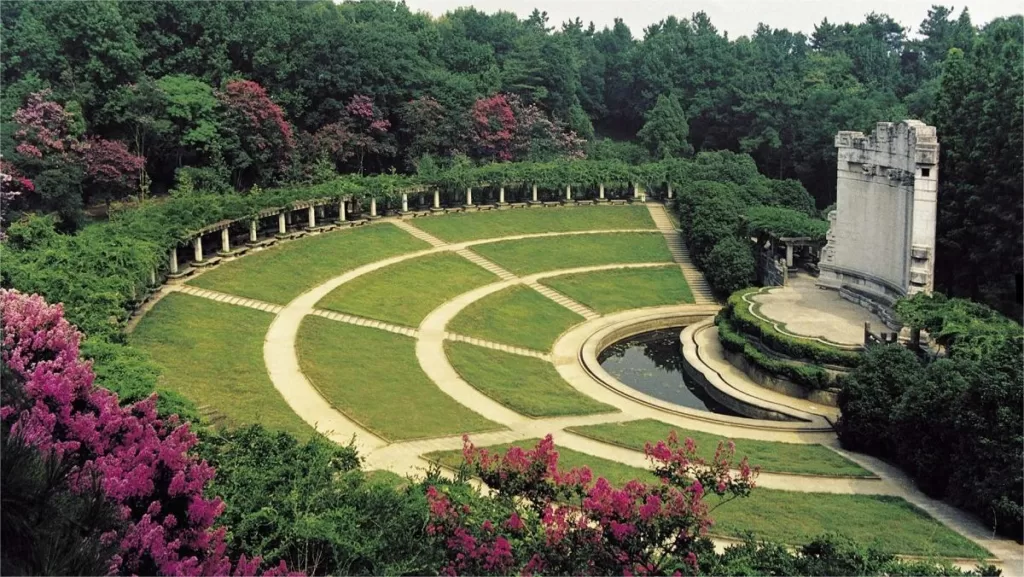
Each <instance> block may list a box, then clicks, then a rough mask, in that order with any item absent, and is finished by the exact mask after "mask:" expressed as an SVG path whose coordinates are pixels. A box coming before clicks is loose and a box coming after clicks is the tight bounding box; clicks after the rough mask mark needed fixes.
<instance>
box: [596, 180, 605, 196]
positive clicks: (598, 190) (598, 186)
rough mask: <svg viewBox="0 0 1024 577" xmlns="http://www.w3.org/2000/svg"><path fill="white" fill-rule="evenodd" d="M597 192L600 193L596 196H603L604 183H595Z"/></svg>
mask: <svg viewBox="0 0 1024 577" xmlns="http://www.w3.org/2000/svg"><path fill="white" fill-rule="evenodd" d="M597 193H598V194H599V195H600V196H598V198H602V199H603V198H604V183H603V182H602V183H601V184H599V185H597Z"/></svg>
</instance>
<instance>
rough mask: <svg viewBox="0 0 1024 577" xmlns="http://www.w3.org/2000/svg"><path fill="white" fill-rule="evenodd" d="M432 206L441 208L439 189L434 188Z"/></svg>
mask: <svg viewBox="0 0 1024 577" xmlns="http://www.w3.org/2000/svg"><path fill="white" fill-rule="evenodd" d="M434 208H441V191H440V190H438V189H436V188H435V189H434Z"/></svg>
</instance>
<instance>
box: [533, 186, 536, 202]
mask: <svg viewBox="0 0 1024 577" xmlns="http://www.w3.org/2000/svg"><path fill="white" fill-rule="evenodd" d="M533 202H537V185H536V184H535V185H533Z"/></svg>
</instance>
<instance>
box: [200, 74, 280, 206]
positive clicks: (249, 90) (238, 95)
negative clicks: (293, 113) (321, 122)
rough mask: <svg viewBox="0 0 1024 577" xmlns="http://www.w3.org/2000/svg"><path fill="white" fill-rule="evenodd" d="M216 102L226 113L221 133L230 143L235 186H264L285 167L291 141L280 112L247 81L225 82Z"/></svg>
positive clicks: (256, 86)
mask: <svg viewBox="0 0 1024 577" xmlns="http://www.w3.org/2000/svg"><path fill="white" fill-rule="evenodd" d="M217 99H218V100H219V101H220V103H221V105H222V106H223V107H224V110H225V112H226V114H225V117H224V121H223V122H222V125H221V130H222V131H224V132H225V134H226V135H227V136H228V138H229V141H230V146H228V147H227V155H228V158H229V164H230V165H231V168H232V170H233V171H234V173H235V174H234V177H235V185H236V186H240V185H245V184H268V183H271V182H273V181H275V179H278V178H279V177H280V176H281V175H282V174H283V173H284V172H285V171H286V170H287V168H288V165H289V162H290V161H291V156H292V151H293V150H294V148H295V141H294V139H293V138H292V127H291V125H290V124H288V121H287V120H285V117H284V111H283V110H281V107H280V106H278V105H277V104H276V103H275V102H274V101H273V100H271V99H270V97H269V96H268V95H267V91H266V90H265V89H264V88H263V87H262V86H260V85H259V84H257V83H256V82H253V81H251V80H235V81H233V82H228V83H227V84H226V85H225V86H224V90H223V91H222V92H218V93H217Z"/></svg>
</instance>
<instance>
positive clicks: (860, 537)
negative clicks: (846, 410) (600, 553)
mask: <svg viewBox="0 0 1024 577" xmlns="http://www.w3.org/2000/svg"><path fill="white" fill-rule="evenodd" d="M536 443H537V439H528V440H524V441H519V442H517V443H515V445H518V446H521V447H524V448H527V447H533V446H534V445H536ZM508 447H509V445H495V446H493V447H488V448H489V449H492V450H495V451H500V450H504V449H506V448H508ZM558 455H559V460H558V462H559V466H560V468H565V469H568V468H570V467H578V466H583V465H586V466H589V467H590V469H591V470H592V471H593V472H594V476H595V478H596V477H604V478H606V479H608V481H609V482H611V483H612V484H613V485H616V486H622V485H624V484H625V483H626V482H628V481H629V480H631V479H640V480H642V481H647V482H654V475H653V474H652V473H650V472H649V471H646V470H643V469H638V468H636V467H630V466H628V465H623V464H621V463H617V462H614V461H609V460H607V459H601V458H599V457H593V456H591V455H587V454H584V453H579V452H576V451H572V450H570V449H565V448H562V447H558ZM424 458H426V459H428V460H434V461H437V462H439V463H441V464H443V465H446V466H449V467H453V468H456V467H458V466H459V465H460V464H461V463H462V451H461V450H458V451H438V452H434V453H428V454H426V455H424ZM716 500H717V497H709V498H706V499H705V502H707V503H708V504H709V505H710V506H712V507H714V505H715V501H716ZM711 517H712V518H713V519H714V520H715V524H714V525H713V526H712V527H711V532H712V533H713V534H719V535H725V536H731V537H743V536H744V535H745V534H747V533H753V534H754V535H755V536H756V537H757V538H761V539H771V540H773V541H778V542H781V543H787V544H790V545H800V544H804V543H807V542H809V541H810V540H811V539H813V538H814V537H817V536H819V535H821V534H823V533H827V532H833V533H840V534H843V535H846V536H848V537H851V538H853V539H855V540H856V541H858V542H859V543H861V544H864V545H868V544H871V543H875V544H877V546H878V547H879V548H880V549H882V550H884V551H887V552H890V553H897V554H907V555H926V556H927V555H935V556H945V557H979V556H984V557H988V556H989V554H988V553H987V552H986V551H985V550H984V549H982V548H981V547H978V546H977V545H975V544H974V543H973V542H971V541H970V540H968V539H966V538H965V537H962V536H960V535H959V534H958V533H955V532H954V531H952V530H951V529H949V528H947V527H946V526H945V525H942V524H941V523H939V522H938V521H936V520H935V519H933V518H932V517H930V516H929V515H928V514H927V513H925V512H924V511H922V510H920V509H918V508H917V507H914V506H913V505H911V504H910V503H908V502H907V501H905V500H904V499H901V498H899V497H890V496H883V495H838V494H831V493H799V492H795V491H777V490H772V489H764V488H756V489H754V491H753V493H752V494H751V496H750V497H747V498H743V499H736V500H733V501H730V502H727V503H724V504H722V505H721V506H719V507H718V508H715V509H714V510H713V511H712V512H711Z"/></svg>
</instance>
